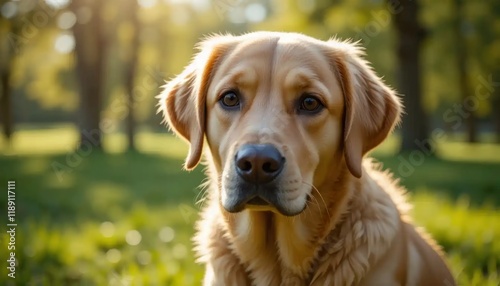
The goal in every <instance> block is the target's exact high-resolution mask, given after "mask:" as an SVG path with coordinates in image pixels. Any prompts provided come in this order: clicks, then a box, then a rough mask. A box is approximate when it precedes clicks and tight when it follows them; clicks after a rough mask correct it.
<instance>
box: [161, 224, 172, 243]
mask: <svg viewBox="0 0 500 286" xmlns="http://www.w3.org/2000/svg"><path fill="white" fill-rule="evenodd" d="M158 236H159V237H160V240H161V241H163V242H171V241H172V240H174V237H175V231H174V230H173V229H172V228H171V227H168V226H166V227H163V228H162V229H160V232H159V233H158Z"/></svg>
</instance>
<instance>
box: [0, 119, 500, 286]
mask: <svg viewBox="0 0 500 286" xmlns="http://www.w3.org/2000/svg"><path fill="white" fill-rule="evenodd" d="M76 135H77V133H76V131H75V130H74V129H72V128H71V127H69V126H56V127H54V128H52V129H50V130H48V129H44V130H34V129H26V130H21V131H19V132H18V133H17V134H16V137H15V138H14V142H13V145H12V147H10V148H8V147H7V146H5V143H4V142H0V154H1V155H0V184H2V185H3V186H2V188H4V189H6V188H7V180H9V179H10V180H16V187H17V190H16V191H17V192H16V206H17V209H16V219H17V223H18V228H17V234H16V237H17V240H16V255H17V258H18V259H19V265H18V267H17V272H16V279H15V282H16V284H17V285H25V284H27V285H129V284H130V285H199V284H200V282H199V281H200V280H201V277H202V275H203V269H202V267H201V266H199V265H196V264H195V263H194V257H193V253H192V252H191V247H192V245H191V241H190V237H191V235H192V234H193V223H194V222H195V221H196V219H197V216H198V214H197V211H198V206H197V205H196V203H195V202H196V200H197V196H198V193H199V189H198V187H197V186H198V185H199V184H200V183H201V182H202V181H203V174H202V172H201V170H200V168H198V169H197V170H195V171H193V172H191V173H187V172H184V171H182V170H181V166H182V161H183V158H184V155H185V153H186V150H187V148H186V145H185V144H184V143H182V142H181V141H180V140H178V139H176V138H174V137H173V136H171V135H167V134H164V133H163V134H156V133H151V132H141V133H139V134H138V137H137V139H138V147H139V150H140V152H135V153H123V152H122V151H123V150H124V146H125V138H124V136H122V135H109V136H107V137H106V140H105V147H106V148H107V149H108V150H109V151H111V152H110V153H101V152H96V151H92V152H90V154H83V153H80V152H77V153H74V152H73V151H72V147H73V146H74V144H75V140H76ZM396 145H397V139H395V138H391V139H390V140H388V142H387V143H386V144H384V145H383V146H381V147H380V148H379V150H378V151H376V152H375V153H374V156H375V157H376V158H377V159H379V160H380V161H381V162H382V163H383V164H384V167H387V168H390V169H392V170H393V171H394V173H395V174H396V177H402V180H401V183H402V184H403V185H405V186H406V187H407V188H408V189H409V190H410V193H409V195H410V202H411V203H412V204H413V205H414V209H413V211H412V214H413V216H414V219H415V223H416V224H418V225H420V226H423V227H425V228H427V230H428V231H429V232H430V233H432V235H433V236H434V237H435V238H436V239H437V240H438V242H439V243H440V244H441V245H443V247H444V250H445V251H446V253H447V256H448V261H449V262H450V265H451V266H452V269H453V272H454V273H455V275H457V277H458V279H459V282H460V285H498V284H499V283H500V277H498V274H497V273H498V271H499V270H500V215H499V212H498V207H499V205H500V146H498V145H493V144H478V145H467V144H463V143H460V142H455V141H440V142H439V144H438V148H437V152H436V154H437V156H425V157H424V159H423V163H422V164H417V165H418V166H417V165H414V166H412V167H413V169H414V170H413V171H412V172H405V171H407V170H405V169H402V167H401V166H402V164H403V163H402V162H403V161H405V160H406V161H408V160H410V158H411V156H413V157H415V156H416V155H414V154H413V155H412V154H395V151H394V150H395V148H394V146H396ZM54 166H58V167H60V168H61V166H65V167H62V169H60V170H62V171H59V173H57V172H55V171H54V168H53V167H54ZM401 170H403V172H401ZM5 206H6V195H3V196H2V197H0V210H1V212H0V214H2V215H4V216H6V213H7V212H6V210H5ZM5 219H6V218H5ZM4 225H5V224H4ZM0 237H1V238H2V242H1V246H0V257H2V260H3V261H5V260H4V259H3V258H4V257H6V255H7V240H6V239H7V235H6V233H5V231H2V233H1V234H0ZM2 265H5V262H4V264H2ZM9 281H10V280H9V279H8V278H7V269H6V267H3V266H2V267H1V268H0V284H1V285H5V284H7V283H9ZM11 282H12V281H11ZM127 283H129V284H127ZM11 284H12V283H11ZM12 285H14V284H12Z"/></svg>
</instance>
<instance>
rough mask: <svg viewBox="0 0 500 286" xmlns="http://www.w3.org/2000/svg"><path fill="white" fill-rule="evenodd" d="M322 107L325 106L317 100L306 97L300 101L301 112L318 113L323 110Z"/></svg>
mask: <svg viewBox="0 0 500 286" xmlns="http://www.w3.org/2000/svg"><path fill="white" fill-rule="evenodd" d="M322 107H323V104H321V102H320V101H319V100H318V99H317V98H314V97H312V96H306V97H304V98H302V99H301V101H300V106H299V111H305V112H317V111H319V110H321V108H322Z"/></svg>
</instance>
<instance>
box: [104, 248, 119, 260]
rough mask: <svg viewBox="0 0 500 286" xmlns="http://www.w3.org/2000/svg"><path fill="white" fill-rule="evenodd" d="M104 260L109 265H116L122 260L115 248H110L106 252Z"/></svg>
mask: <svg viewBox="0 0 500 286" xmlns="http://www.w3.org/2000/svg"><path fill="white" fill-rule="evenodd" d="M106 259H108V261H109V262H111V263H118V262H119V261H120V259H122V253H121V252H120V250H118V249H116V248H112V249H110V250H108V252H106Z"/></svg>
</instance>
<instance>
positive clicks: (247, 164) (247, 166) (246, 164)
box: [238, 161, 252, 172]
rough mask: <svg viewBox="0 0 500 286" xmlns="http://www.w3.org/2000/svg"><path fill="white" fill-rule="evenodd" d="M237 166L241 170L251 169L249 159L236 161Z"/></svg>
mask: <svg viewBox="0 0 500 286" xmlns="http://www.w3.org/2000/svg"><path fill="white" fill-rule="evenodd" d="M238 168H239V169H240V170H242V171H245V172H248V171H250V170H252V163H250V162H249V161H240V162H238Z"/></svg>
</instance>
